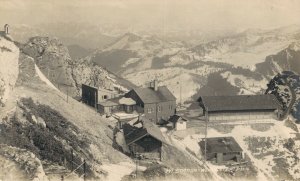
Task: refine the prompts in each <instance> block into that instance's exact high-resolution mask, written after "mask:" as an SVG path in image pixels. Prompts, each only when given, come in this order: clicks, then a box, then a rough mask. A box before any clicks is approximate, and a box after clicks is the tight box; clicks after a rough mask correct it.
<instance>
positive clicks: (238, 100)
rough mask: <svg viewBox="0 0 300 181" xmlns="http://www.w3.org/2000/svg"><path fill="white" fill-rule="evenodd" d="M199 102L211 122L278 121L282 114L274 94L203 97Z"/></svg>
mask: <svg viewBox="0 0 300 181" xmlns="http://www.w3.org/2000/svg"><path fill="white" fill-rule="evenodd" d="M198 101H199V103H200V106H201V107H202V109H203V114H204V115H206V116H208V120H209V121H234V120H262V119H278V118H279V117H280V113H281V105H280V103H279V102H278V100H277V98H276V97H275V96H274V95H272V94H263V95H236V96H202V97H200V98H199V99H198Z"/></svg>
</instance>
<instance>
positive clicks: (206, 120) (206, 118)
mask: <svg viewBox="0 0 300 181" xmlns="http://www.w3.org/2000/svg"><path fill="white" fill-rule="evenodd" d="M207 123H208V108H207V110H206V112H205V143H204V162H206V159H207V157H206V152H207V151H206V148H207Z"/></svg>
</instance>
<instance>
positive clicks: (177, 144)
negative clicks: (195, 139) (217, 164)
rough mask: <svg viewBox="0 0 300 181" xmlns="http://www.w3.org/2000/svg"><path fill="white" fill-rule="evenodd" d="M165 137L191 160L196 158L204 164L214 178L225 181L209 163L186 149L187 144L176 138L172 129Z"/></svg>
mask: <svg viewBox="0 0 300 181" xmlns="http://www.w3.org/2000/svg"><path fill="white" fill-rule="evenodd" d="M165 137H166V138H167V140H168V141H169V142H170V144H171V145H173V146H175V147H176V148H178V149H179V150H180V151H182V152H183V153H184V154H185V155H187V156H188V157H189V158H190V159H191V160H194V161H195V162H197V163H198V164H199V165H200V166H202V167H203V168H204V169H206V170H208V171H209V172H210V173H211V175H212V176H213V180H218V181H223V180H224V179H223V178H221V177H220V176H219V175H218V174H217V173H215V172H213V171H212V170H213V169H211V168H210V167H209V165H207V164H206V163H205V162H204V161H203V160H201V159H200V158H198V157H197V156H195V155H193V154H191V153H190V152H189V151H187V150H186V146H185V145H183V144H181V143H180V141H178V140H176V139H175V138H174V136H173V131H170V132H168V133H166V134H165ZM199 149H200V148H199Z"/></svg>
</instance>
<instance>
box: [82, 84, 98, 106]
mask: <svg viewBox="0 0 300 181" xmlns="http://www.w3.org/2000/svg"><path fill="white" fill-rule="evenodd" d="M81 100H82V102H83V103H85V104H87V105H89V106H92V107H95V108H96V107H97V103H98V89H97V88H96V87H92V86H88V85H85V84H82V87H81Z"/></svg>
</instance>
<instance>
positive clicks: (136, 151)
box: [123, 120, 166, 160]
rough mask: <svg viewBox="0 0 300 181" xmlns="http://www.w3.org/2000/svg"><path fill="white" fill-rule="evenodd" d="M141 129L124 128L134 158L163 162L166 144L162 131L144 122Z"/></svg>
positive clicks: (148, 122) (126, 126)
mask: <svg viewBox="0 0 300 181" xmlns="http://www.w3.org/2000/svg"><path fill="white" fill-rule="evenodd" d="M142 124H143V126H142V127H141V128H135V127H133V126H131V125H129V124H126V125H124V126H123V131H124V136H125V141H126V144H127V146H128V148H129V150H130V153H129V154H130V155H131V156H132V157H134V156H136V155H141V156H142V158H143V159H150V160H161V151H162V145H163V143H166V141H165V139H164V137H163V135H162V133H161V131H160V129H159V128H158V127H157V126H156V125H155V124H153V123H152V122H150V121H149V120H148V121H145V120H144V121H143V123H142Z"/></svg>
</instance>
